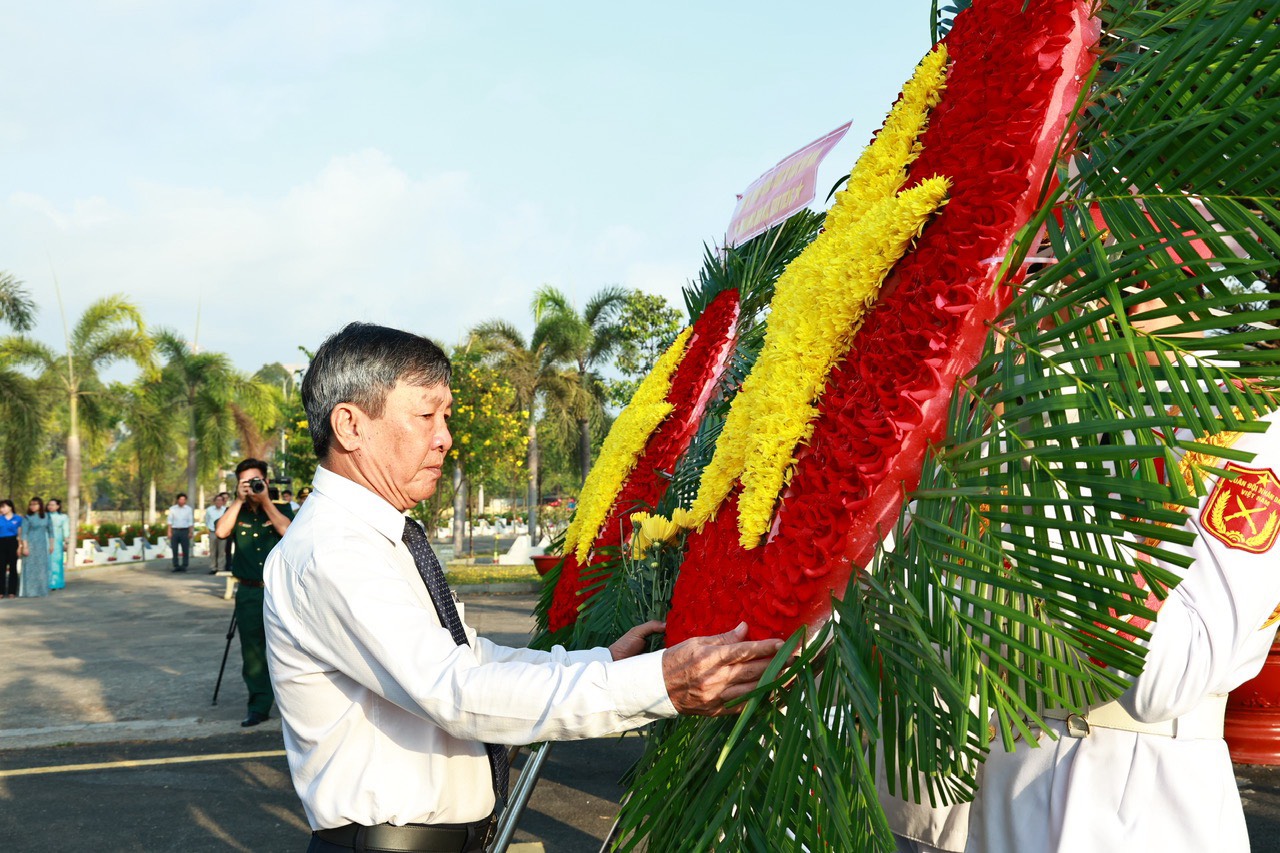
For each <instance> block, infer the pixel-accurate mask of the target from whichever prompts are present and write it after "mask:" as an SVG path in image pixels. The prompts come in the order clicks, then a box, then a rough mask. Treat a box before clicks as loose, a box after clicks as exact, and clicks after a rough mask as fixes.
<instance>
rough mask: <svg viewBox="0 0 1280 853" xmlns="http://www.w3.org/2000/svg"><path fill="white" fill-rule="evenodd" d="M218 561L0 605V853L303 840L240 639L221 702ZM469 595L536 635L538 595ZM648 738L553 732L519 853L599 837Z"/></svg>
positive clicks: (272, 723) (485, 616)
mask: <svg viewBox="0 0 1280 853" xmlns="http://www.w3.org/2000/svg"><path fill="white" fill-rule="evenodd" d="M208 566H209V564H208V560H207V559H196V560H193V561H192V563H191V571H190V572H188V573H186V574H173V573H171V572H170V571H169V563H168V562H167V561H159V560H157V561H152V562H150V563H131V564H123V565H121V564H112V565H109V566H99V567H93V568H87V569H83V570H78V571H76V572H74V573H72V574H71V576H70V578H69V583H68V586H67V589H65V590H62V591H58V592H55V593H53V594H52V595H51V596H50V597H49V598H46V599H17V600H10V601H0V650H3V652H2V656H0V661H3V663H0V803H3V806H0V839H4V841H3V842H2V843H0V849H3V850H4V851H6V853H27V852H28V851H32V853H35V851H49V853H62V851H66V850H79V849H94V850H111V851H117V850H119V851H126V850H128V851H139V853H158V851H175V853H177V851H181V853H190V851H205V850H209V851H223V850H244V851H249V850H253V851H276V850H280V851H287V850H295V851H301V850H303V849H305V847H306V843H307V838H308V829H307V826H306V820H305V818H304V816H303V813H302V808H301V805H300V804H299V802H298V798H297V795H296V794H295V792H294V790H293V787H292V784H291V783H290V781H289V771H288V767H287V765H286V763H285V759H284V752H283V744H282V742H281V739H280V722H279V720H278V719H274V718H273V719H271V720H269V721H268V722H266V723H264V724H263V725H261V726H258V727H256V728H254V729H241V728H240V720H241V719H242V718H243V717H244V714H245V699H246V695H245V689H244V683H243V682H242V681H241V679H240V651H239V640H238V639H236V640H234V641H233V642H232V644H231V653H230V655H229V657H228V660H227V668H226V673H225V675H224V677H223V681H222V689H221V692H220V695H219V699H218V705H217V706H216V707H215V706H213V705H211V704H210V700H211V697H212V694H213V688H214V683H215V681H216V679H217V675H218V665H219V663H220V662H221V659H222V653H223V649H224V648H226V632H227V628H228V625H229V623H230V620H231V610H232V603H231V602H230V601H226V600H224V599H223V598H222V593H223V590H224V588H225V583H224V581H223V579H222V578H218V577H213V576H211V575H209V574H208V573H207V572H208ZM464 601H465V602H466V605H467V618H468V621H469V622H470V623H471V624H473V625H475V626H476V627H477V628H478V629H479V630H480V631H481V632H482V633H484V634H485V635H486V636H488V637H490V638H492V639H494V640H497V641H498V642H503V643H508V644H514V645H523V644H524V643H525V642H526V641H527V640H528V638H529V633H530V631H531V630H532V628H533V621H532V619H531V618H530V616H529V614H530V612H531V610H532V608H533V604H534V601H535V596H533V595H530V594H527V593H526V594H523V595H514V596H507V595H483V596H470V597H466V596H464ZM640 748H641V746H640V739H639V738H638V737H634V736H632V737H628V738H625V739H617V738H614V739H605V740H601V741H584V742H579V743H570V744H559V745H557V746H556V748H555V749H554V751H553V752H552V754H551V758H550V760H549V761H548V762H547V765H546V767H545V768H544V771H543V774H542V777H541V780H540V782H539V784H538V787H537V790H536V791H535V793H534V796H533V799H532V800H531V802H530V804H529V808H528V810H527V811H526V812H525V815H524V817H523V818H522V820H521V822H520V828H519V830H518V831H517V833H516V837H515V841H516V843H515V844H513V845H512V847H511V851H512V853H541V851H544V850H545V851H548V852H549V853H554V852H555V851H592V853H594V851H596V850H598V849H599V847H600V845H601V843H602V842H603V840H604V838H605V837H606V836H607V834H608V832H609V828H610V826H611V825H612V822H613V819H614V817H615V816H616V813H617V805H616V804H617V802H618V799H619V798H620V797H621V795H622V789H621V788H620V787H619V786H618V784H617V780H618V779H619V778H620V777H621V775H622V774H623V773H624V772H625V771H626V769H627V768H628V767H629V766H630V765H631V764H632V763H633V762H634V761H635V760H636V759H637V758H638V757H639V753H640ZM517 766H519V765H517ZM517 778H518V777H517ZM513 781H514V780H513Z"/></svg>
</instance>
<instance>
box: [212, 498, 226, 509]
mask: <svg viewBox="0 0 1280 853" xmlns="http://www.w3.org/2000/svg"><path fill="white" fill-rule="evenodd" d="M226 503H227V499H226V498H224V497H223V496H222V495H214V496H213V505H214V506H218V507H220V506H224V505H225V504H226Z"/></svg>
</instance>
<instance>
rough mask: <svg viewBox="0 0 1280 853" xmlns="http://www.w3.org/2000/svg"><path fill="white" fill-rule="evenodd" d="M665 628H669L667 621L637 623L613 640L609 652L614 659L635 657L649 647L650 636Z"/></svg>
mask: <svg viewBox="0 0 1280 853" xmlns="http://www.w3.org/2000/svg"><path fill="white" fill-rule="evenodd" d="M665 630H667V623H666V622H658V621H656V620H653V621H649V622H645V623H644V624H643V625H637V626H635V627H634V628H632V629H631V630H630V631H628V632H627V633H625V634H623V635H622V636H621V637H619V638H618V639H616V640H614V641H613V643H612V645H610V646H609V654H611V655H613V659H614V660H622V659H623V658H629V657H634V656H636V655H638V654H641V653H642V652H644V651H645V650H646V649H647V648H648V646H649V644H648V643H647V642H646V640H648V639H649V637H650V636H652V635H653V634H659V633H661V632H663V631H665Z"/></svg>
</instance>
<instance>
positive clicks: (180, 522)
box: [169, 504, 196, 528]
mask: <svg viewBox="0 0 1280 853" xmlns="http://www.w3.org/2000/svg"><path fill="white" fill-rule="evenodd" d="M195 523H196V514H195V510H193V509H192V508H191V505H190V504H188V505H187V506H178V505H177V504H174V505H173V506H171V507H169V526H170V527H176V528H182V527H194V526H195Z"/></svg>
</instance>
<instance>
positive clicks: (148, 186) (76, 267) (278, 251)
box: [0, 148, 696, 369]
mask: <svg viewBox="0 0 1280 853" xmlns="http://www.w3.org/2000/svg"><path fill="white" fill-rule="evenodd" d="M516 192H517V189H516V188H512V187H508V188H507V190H506V193H505V194H494V193H493V192H491V191H489V190H486V189H484V188H481V187H478V186H477V185H476V182H475V180H474V179H473V177H472V176H471V175H469V174H467V173H465V172H443V173H439V174H433V175H426V176H421V177H416V176H412V175H410V174H408V173H407V172H405V171H404V170H403V169H401V168H399V167H398V166H397V165H396V164H395V163H394V162H392V161H391V159H390V158H389V157H388V156H387V155H386V154H385V153H383V152H382V151H380V150H377V149H372V148H371V149H366V150H363V151H359V152H355V153H353V154H349V155H345V156H340V157H334V158H332V159H331V160H330V161H329V162H328V163H327V164H326V165H324V167H323V168H322V169H320V170H319V172H318V173H316V174H315V175H313V176H312V177H311V178H310V179H308V180H306V181H305V182H303V183H301V184H299V185H297V186H294V187H292V188H289V189H287V190H286V191H284V192H283V193H282V194H279V195H278V196H276V197H260V196H249V195H232V194H229V193H227V192H225V191H223V190H220V189H211V188H206V187H184V186H169V185H164V184H159V183H154V182H146V183H140V182H138V183H134V184H132V185H131V187H130V190H129V191H128V192H127V193H126V194H125V195H124V196H123V197H121V198H114V199H112V198H102V197H89V198H83V199H76V200H73V201H71V202H69V203H66V204H64V205H59V204H57V203H55V202H54V201H52V200H50V199H47V198H44V197H42V196H40V195H37V194H34V193H30V192H24V193H14V194H12V195H11V196H10V197H9V198H8V199H7V200H6V202H5V203H4V204H3V206H0V257H4V258H5V266H4V268H5V269H7V270H8V271H10V272H12V273H14V274H15V275H17V276H18V277H19V278H21V279H23V280H25V281H26V282H28V284H29V285H30V286H31V287H32V289H33V292H34V293H35V295H36V298H37V301H38V302H39V303H40V308H41V323H40V326H39V327H38V329H37V332H36V334H37V336H38V337H41V338H42V339H45V340H47V341H48V342H50V343H56V342H57V341H58V340H60V337H61V335H60V324H59V323H58V319H57V316H56V310H57V308H56V301H55V300H54V299H53V294H52V292H51V290H52V287H51V285H52V276H51V274H50V271H49V269H50V261H52V265H53V268H54V270H56V275H57V276H58V279H59V282H60V284H61V287H62V291H63V298H64V301H65V304H66V305H67V308H68V311H69V313H70V314H71V315H72V317H73V319H74V317H75V316H78V315H79V313H80V312H81V311H83V309H84V306H85V305H87V304H88V303H89V302H90V301H91V300H92V299H94V298H97V297H98V296H101V295H105V294H108V293H117V292H118V293H125V294H127V295H128V296H130V297H131V298H132V299H133V300H135V301H136V302H137V303H138V304H139V305H140V306H141V307H142V309H143V312H144V315H145V316H146V318H147V321H148V323H150V324H152V325H163V326H171V327H175V328H177V329H178V330H179V331H180V332H182V333H184V334H187V335H192V334H194V331H195V318H196V312H197V306H198V305H199V306H200V307H199V310H200V316H201V321H200V343H201V345H202V346H204V347H206V348H212V349H216V350H222V351H226V352H228V353H230V354H231V355H232V356H233V358H234V359H235V361H236V362H237V364H239V366H240V367H242V368H245V369H256V368H257V367H258V366H259V365H261V364H263V363H265V362H269V361H275V360H281V361H286V362H288V361H296V360H297V350H296V349H295V347H296V346H297V345H304V346H307V347H309V348H314V347H315V346H316V345H318V343H319V342H320V340H321V339H322V338H323V336H324V335H325V334H326V333H327V332H329V331H332V330H334V329H336V328H338V327H340V326H341V325H342V324H343V323H345V322H347V321H349V320H353V319H368V320H373V321H376V322H382V323H387V324H389V325H396V326H400V327H403V328H409V329H413V330H415V331H419V332H422V333H425V334H429V335H431V336H432V337H434V338H436V339H438V340H442V341H444V342H446V343H452V342H455V341H457V340H460V339H461V337H462V336H463V334H464V333H465V330H466V329H467V328H468V327H470V326H471V325H473V324H475V323H477V322H479V321H481V320H484V319H488V318H491V317H501V318H503V319H507V320H509V321H512V322H514V323H517V324H518V325H520V326H527V325H528V323H529V320H528V314H529V301H530V299H531V296H532V293H533V290H534V288H536V287H537V286H538V285H540V284H543V283H552V284H556V285H557V286H560V287H562V288H564V289H565V290H566V291H567V292H569V293H570V294H571V295H572V296H573V297H574V298H575V299H577V300H578V301H582V300H584V299H585V298H586V297H588V296H589V295H590V293H592V292H594V290H595V289H597V288H599V287H600V286H602V285H604V284H609V283H618V284H623V285H625V286H636V287H643V288H646V289H651V290H654V291H656V292H661V293H663V294H664V295H667V296H668V297H669V298H672V299H674V300H676V301H677V304H678V299H679V287H680V285H681V284H682V283H683V282H684V280H685V279H686V278H687V277H688V276H689V275H691V274H692V273H693V272H694V270H693V269H691V268H686V267H683V266H681V265H680V264H679V262H677V261H674V260H665V259H661V258H652V257H650V256H649V252H650V251H651V250H650V249H649V246H650V244H651V243H652V242H653V241H652V239H651V238H650V237H649V235H647V234H646V233H645V232H644V231H643V230H642V229H639V228H637V227H636V226H634V225H631V224H627V223H619V222H600V223H597V224H596V225H595V226H593V227H592V228H591V229H590V230H588V231H587V232H586V233H571V232H570V231H569V230H567V229H566V228H565V227H564V225H563V224H562V223H560V222H557V221H556V220H554V219H553V217H552V216H551V214H550V213H549V212H548V210H547V208H546V207H545V206H544V205H543V204H541V203H540V202H539V201H536V200H533V199H522V198H519V197H518V195H516ZM580 228H581V226H580ZM690 257H691V258H692V259H693V261H694V262H696V255H695V254H694V253H692V252H691V253H690Z"/></svg>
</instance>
